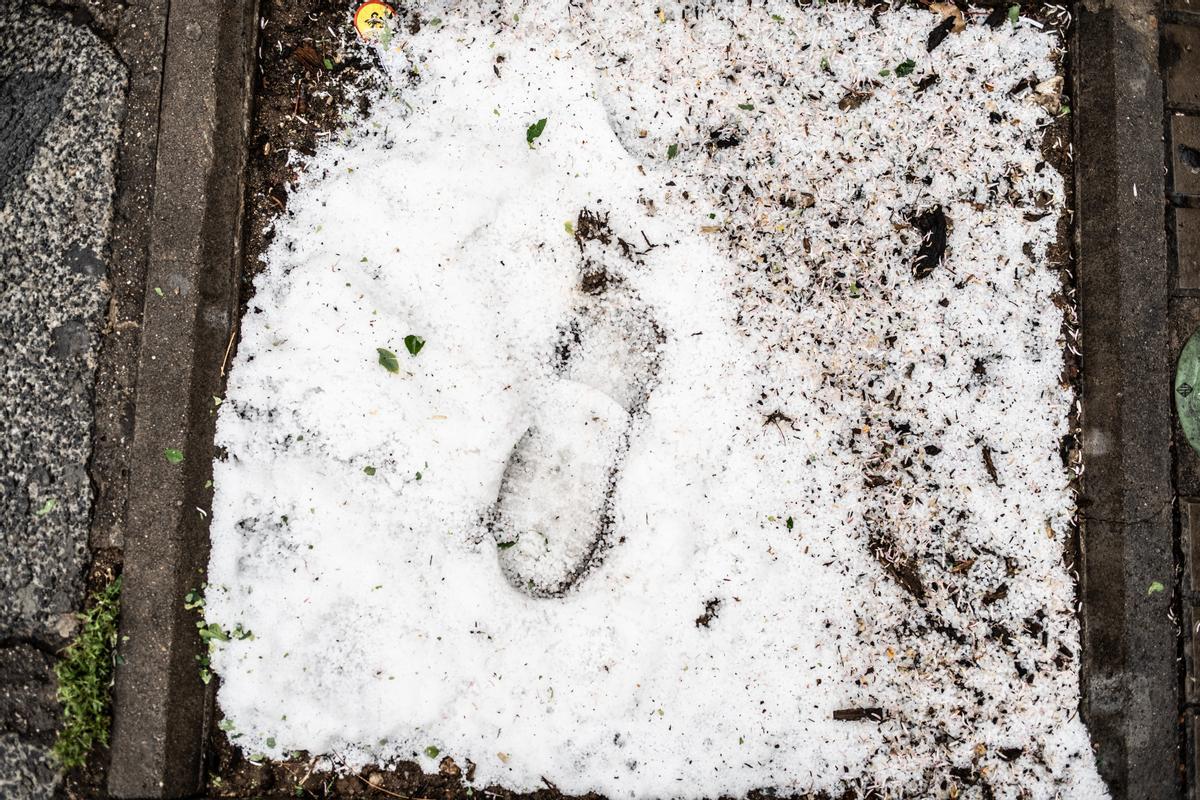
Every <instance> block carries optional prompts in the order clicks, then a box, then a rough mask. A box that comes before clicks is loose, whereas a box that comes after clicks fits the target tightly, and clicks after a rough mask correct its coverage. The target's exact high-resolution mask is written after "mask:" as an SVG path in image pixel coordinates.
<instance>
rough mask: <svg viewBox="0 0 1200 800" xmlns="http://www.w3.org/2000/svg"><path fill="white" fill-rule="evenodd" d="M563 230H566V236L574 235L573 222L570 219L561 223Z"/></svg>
mask: <svg viewBox="0 0 1200 800" xmlns="http://www.w3.org/2000/svg"><path fill="white" fill-rule="evenodd" d="M563 230H565V231H566V232H567V236H574V235H575V223H574V222H571V220H567V221H566V222H564V223H563Z"/></svg>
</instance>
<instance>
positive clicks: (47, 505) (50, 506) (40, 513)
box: [33, 497, 58, 517]
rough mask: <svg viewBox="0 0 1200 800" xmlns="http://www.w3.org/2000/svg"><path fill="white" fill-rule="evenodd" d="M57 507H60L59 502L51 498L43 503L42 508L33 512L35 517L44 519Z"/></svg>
mask: <svg viewBox="0 0 1200 800" xmlns="http://www.w3.org/2000/svg"><path fill="white" fill-rule="evenodd" d="M56 505H58V501H57V500H55V499H54V498H53V497H51V498H50V499H48V500H47V501H46V502H44V503H42V507H41V508H39V509H38V510H37V511H35V512H33V515H34V516H35V517H44V516H46V515H47V514H49V513H50V512H51V511H53V510H54V507H55V506H56Z"/></svg>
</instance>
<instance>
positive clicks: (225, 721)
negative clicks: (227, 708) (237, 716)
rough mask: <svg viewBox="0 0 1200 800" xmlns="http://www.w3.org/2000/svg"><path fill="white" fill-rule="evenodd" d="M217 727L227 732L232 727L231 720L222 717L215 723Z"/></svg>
mask: <svg viewBox="0 0 1200 800" xmlns="http://www.w3.org/2000/svg"><path fill="white" fill-rule="evenodd" d="M217 727H218V728H220V729H221V730H223V731H225V732H226V733H229V732H230V731H231V730H233V729H234V724H233V720H231V719H223V720H221V721H220V722H218V723H217Z"/></svg>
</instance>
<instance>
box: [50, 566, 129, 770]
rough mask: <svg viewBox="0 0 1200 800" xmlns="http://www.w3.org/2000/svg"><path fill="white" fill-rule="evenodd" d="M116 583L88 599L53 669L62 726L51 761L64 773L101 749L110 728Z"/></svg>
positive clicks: (117, 607) (115, 660)
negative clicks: (53, 760)
mask: <svg viewBox="0 0 1200 800" xmlns="http://www.w3.org/2000/svg"><path fill="white" fill-rule="evenodd" d="M120 596H121V579H120V578H116V579H115V580H113V582H112V583H110V584H109V585H108V586H107V587H105V588H103V589H101V590H100V591H98V592H96V593H95V594H93V595H92V596H91V599H90V601H89V602H88V604H87V610H86V611H84V612H83V614H81V615H80V619H81V620H82V625H81V626H80V628H79V632H78V633H77V634H76V635H75V638H74V639H73V640H72V641H71V643H70V644H69V645H68V646H67V647H66V649H65V650H63V652H62V654H61V656H62V657H61V658H60V659H59V660H58V661H57V662H56V663H55V665H54V676H55V682H56V683H57V689H56V690H55V691H56V694H57V697H58V701H59V703H61V704H62V726H61V727H60V728H59V731H58V736H57V739H56V741H55V743H54V751H53V752H54V756H55V758H56V759H57V761H58V763H59V765H61V766H62V767H65V768H68V769H69V768H72V767H77V766H81V765H82V764H83V763H84V762H85V761H86V760H87V757H88V754H89V753H92V752H93V750H94V747H95V745H97V744H100V745H107V744H108V740H109V729H110V727H111V723H112V717H111V714H110V706H109V693H110V687H111V686H112V678H113V668H114V666H116V664H118V663H120V657H119V654H117V653H116V652H114V651H115V648H116V646H117V644H118V641H119V636H118V633H117V617H118V615H119V611H120Z"/></svg>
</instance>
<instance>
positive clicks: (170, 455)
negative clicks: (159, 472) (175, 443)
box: [163, 447, 183, 464]
mask: <svg viewBox="0 0 1200 800" xmlns="http://www.w3.org/2000/svg"><path fill="white" fill-rule="evenodd" d="M163 455H164V456H166V458H167V461H169V462H171V463H172V464H178V463H180V462H181V461H183V451H182V450H176V449H175V448H174V447H168V448H167V449H166V450H163Z"/></svg>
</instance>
